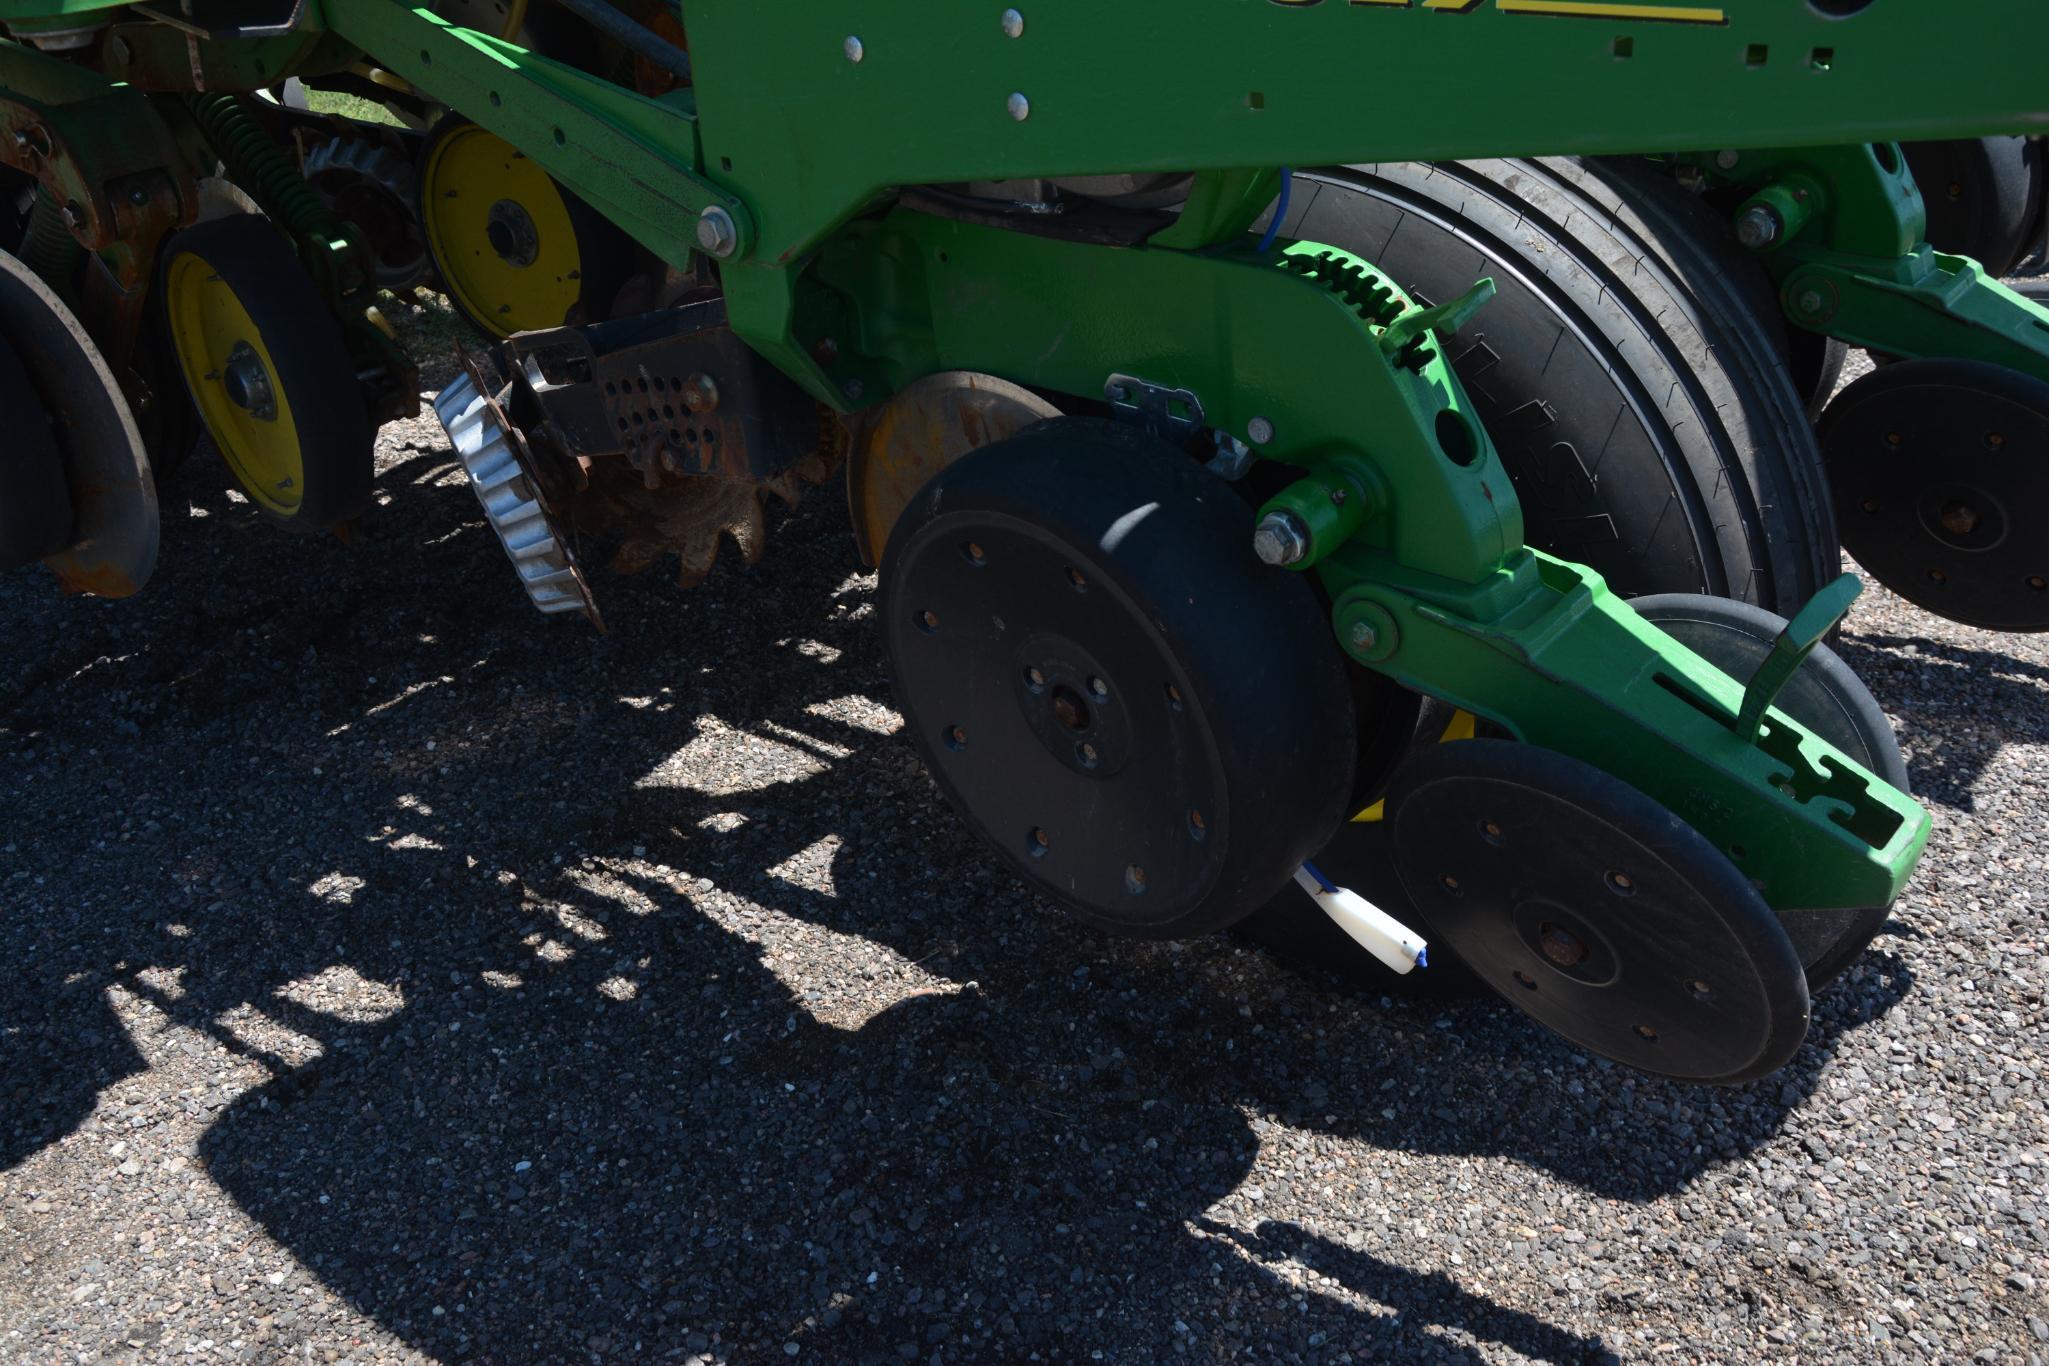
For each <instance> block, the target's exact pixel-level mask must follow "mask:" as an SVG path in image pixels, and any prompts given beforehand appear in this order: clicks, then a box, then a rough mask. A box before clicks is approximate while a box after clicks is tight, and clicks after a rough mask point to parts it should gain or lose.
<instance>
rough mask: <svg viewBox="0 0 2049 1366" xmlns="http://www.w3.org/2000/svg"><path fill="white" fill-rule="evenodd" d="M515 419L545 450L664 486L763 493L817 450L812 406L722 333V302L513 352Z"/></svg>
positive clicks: (510, 346) (509, 348) (551, 336)
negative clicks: (672, 479)
mask: <svg viewBox="0 0 2049 1366" xmlns="http://www.w3.org/2000/svg"><path fill="white" fill-rule="evenodd" d="M505 350H506V353H507V355H508V357H509V360H510V364H508V365H507V366H506V369H507V370H508V371H509V372H510V373H511V374H512V375H513V376H514V384H513V402H512V405H511V408H512V414H513V417H514V418H515V420H517V421H518V422H519V423H520V425H521V426H522V427H525V428H526V429H527V430H528V432H529V433H531V434H532V436H533V437H534V439H535V441H536V442H537V443H539V444H544V445H548V446H552V447H553V448H554V449H555V450H556V451H558V452H559V453H560V454H561V455H562V456H564V457H565V458H567V459H569V460H571V461H575V462H577V463H579V464H582V465H584V466H585V467H586V468H587V467H588V462H590V461H592V460H597V459H603V458H607V457H619V456H623V457H625V459H626V462H627V463H628V464H630V465H632V466H633V467H634V468H635V469H637V470H639V471H640V473H641V477H642V480H643V481H644V482H645V483H646V485H647V487H648V488H650V489H654V488H658V487H660V486H661V484H662V482H663V479H664V477H665V476H693V475H712V476H716V477H718V478H723V479H737V480H746V481H749V482H759V481H761V480H764V479H769V478H772V477H774V476H775V475H777V474H780V473H782V472H783V470H785V469H786V468H788V467H789V466H790V465H791V464H793V463H795V462H796V461H797V460H799V459H801V458H802V457H804V456H806V455H810V454H812V453H813V452H814V451H816V450H817V448H818V416H817V410H816V407H815V405H814V404H813V403H812V401H811V399H810V398H809V397H808V396H807V395H806V394H805V393H804V392H803V391H802V390H801V389H799V388H797V386H796V385H795V384H793V383H792V382H791V381H790V380H788V379H786V378H785V377H784V376H783V375H782V373H781V372H780V371H778V370H776V369H775V368H774V367H773V366H771V365H769V364H768V363H767V362H766V361H764V360H762V359H761V357H759V356H757V355H756V354H755V353H754V352H753V351H752V350H750V349H749V348H748V347H747V346H746V344H745V343H743V342H742V341H741V340H740V339H739V338H738V337H736V336H734V335H733V332H732V329H730V328H729V327H727V326H726V304H725V300H723V299H704V300H700V301H699V302H696V303H690V304H684V305H682V306H680V307H677V308H672V309H665V310H662V311H660V312H656V313H650V314H646V315H644V316H641V317H637V318H628V319H624V320H622V321H619V322H612V323H600V324H597V325H595V326H590V327H561V328H554V329H550V330H548V331H544V332H522V333H519V334H517V335H515V336H513V337H512V338H511V339H510V340H509V341H507V342H506V343H505Z"/></svg>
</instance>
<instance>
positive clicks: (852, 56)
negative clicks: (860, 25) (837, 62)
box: [840, 33, 868, 62]
mask: <svg viewBox="0 0 2049 1366" xmlns="http://www.w3.org/2000/svg"><path fill="white" fill-rule="evenodd" d="M840 51H842V52H844V53H846V54H847V60H848V61H850V62H858V61H860V60H861V59H862V58H863V57H865V56H867V55H868V50H867V49H866V48H864V47H862V46H861V40H860V39H859V38H856V37H855V36H854V35H853V34H851V33H849V34H848V35H847V40H846V41H845V42H844V43H841V44H840Z"/></svg>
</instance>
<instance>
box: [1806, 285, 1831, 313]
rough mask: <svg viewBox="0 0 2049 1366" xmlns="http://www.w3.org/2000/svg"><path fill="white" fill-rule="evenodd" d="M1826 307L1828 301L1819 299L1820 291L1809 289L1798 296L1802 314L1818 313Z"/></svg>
mask: <svg viewBox="0 0 2049 1366" xmlns="http://www.w3.org/2000/svg"><path fill="white" fill-rule="evenodd" d="M1827 306H1828V300H1827V299H1824V298H1822V297H1821V291H1820V290H1818V289H1810V290H1808V291H1807V292H1806V293H1805V294H1802V295H1801V296H1800V311H1801V312H1802V313H1819V312H1821V310H1822V309H1824V308H1826V307H1827Z"/></svg>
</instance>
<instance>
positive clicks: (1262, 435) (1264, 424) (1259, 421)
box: [1245, 417, 1274, 446]
mask: <svg viewBox="0 0 2049 1366" xmlns="http://www.w3.org/2000/svg"><path fill="white" fill-rule="evenodd" d="M1245 439H1246V440H1248V441H1250V442H1251V443H1252V444H1253V445H1255V446H1264V445H1265V444H1266V443H1267V442H1269V441H1271V440H1273V439H1274V424H1273V423H1271V422H1269V421H1268V420H1267V419H1265V418H1263V417H1255V418H1253V419H1252V420H1251V421H1250V422H1248V423H1246V424H1245Z"/></svg>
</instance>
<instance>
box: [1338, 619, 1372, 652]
mask: <svg viewBox="0 0 2049 1366" xmlns="http://www.w3.org/2000/svg"><path fill="white" fill-rule="evenodd" d="M1346 638H1347V639H1348V640H1350V641H1351V642H1352V648H1353V649H1355V650H1357V651H1359V652H1360V653H1361V654H1364V653H1365V652H1366V651H1368V650H1371V649H1372V648H1373V647H1374V646H1376V645H1378V644H1379V643H1380V632H1378V631H1376V630H1374V629H1373V623H1372V622H1370V621H1355V622H1353V623H1352V629H1351V631H1350V632H1348V633H1347V636H1346Z"/></svg>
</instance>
